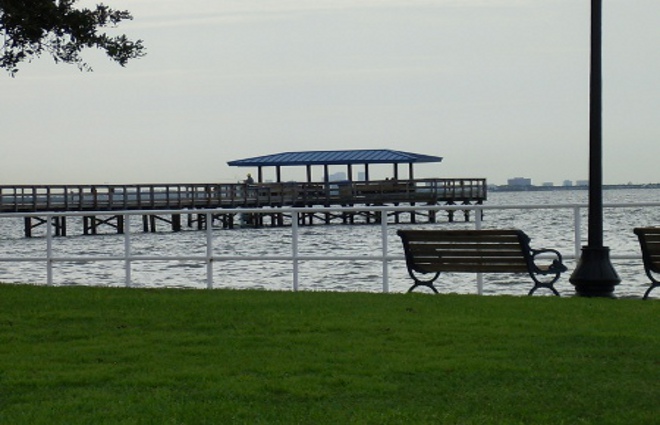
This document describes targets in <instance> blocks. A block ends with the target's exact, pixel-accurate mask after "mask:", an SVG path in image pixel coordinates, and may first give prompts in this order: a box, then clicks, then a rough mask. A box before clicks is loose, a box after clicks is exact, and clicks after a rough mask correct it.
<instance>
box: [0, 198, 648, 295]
mask: <svg viewBox="0 0 660 425" xmlns="http://www.w3.org/2000/svg"><path fill="white" fill-rule="evenodd" d="M586 197H587V192H586V191H580V190H575V191H550V192H494V193H491V194H490V195H489V201H488V202H487V203H486V205H523V204H527V205H545V204H548V205H552V204H584V203H586V202H587V198H586ZM604 202H605V203H629V202H633V203H639V202H660V190H658V189H648V190H646V189H638V190H606V191H605V192H604ZM582 216H583V217H582V228H581V232H582V235H583V238H586V235H587V210H586V209H584V210H583V211H582ZM441 217H442V214H440V215H439V221H440V222H439V223H437V224H433V225H428V224H422V225H420V224H417V225H390V226H389V227H388V253H389V254H390V255H393V256H397V257H399V258H402V255H403V253H402V250H401V244H400V241H399V239H398V237H397V236H396V230H397V229H398V228H401V227H441V228H455V229H459V228H473V227H474V223H472V222H470V223H465V222H454V223H447V222H445V221H443V219H442V218H441ZM78 221H81V220H76V219H70V220H69V223H68V224H69V234H70V235H76V234H78V235H79V234H81V233H82V231H81V229H78V228H76V226H79V225H80V223H77V222H78ZM22 225H23V223H22V221H21V219H6V218H3V219H1V220H0V232H1V233H0V249H1V250H2V253H3V254H2V256H3V257H43V256H44V255H45V254H44V253H45V251H46V239H45V238H43V237H37V238H32V239H25V238H23V237H22V231H23V227H22ZM652 225H660V208H658V207H652V208H648V207H646V208H625V209H624V208H619V209H616V208H606V209H605V211H604V232H605V244H606V245H608V246H609V247H610V248H611V250H612V253H613V254H614V253H616V254H617V255H636V256H639V245H638V243H637V239H636V236H635V235H634V234H633V232H632V229H633V228H634V227H638V226H652ZM572 227H573V210H571V209H564V210H550V209H538V210H492V211H491V210H488V211H486V213H485V216H484V221H483V228H520V229H523V230H524V231H525V232H526V233H527V234H528V235H529V236H530V237H531V238H532V247H533V248H546V247H547V248H555V249H558V250H559V251H560V252H562V253H563V254H564V255H572V254H573V252H574V250H575V248H574V242H573V228H572ZM132 229H133V230H132V232H133V233H132V234H131V249H132V252H131V253H132V255H148V256H158V255H165V256H184V255H185V256H204V255H205V254H206V234H205V232H200V231H193V230H187V231H182V232H179V233H171V232H163V233H151V234H148V233H142V232H141V229H140V224H139V223H138V220H133V221H132ZM380 232H381V228H380V226H368V225H357V226H346V225H331V226H321V225H319V226H313V227H301V228H300V230H299V236H300V239H299V246H298V249H299V253H300V255H303V256H309V255H341V256H357V255H372V256H376V255H380V244H381V233H380ZM213 236H214V245H213V254H214V255H216V256H266V255H268V256H271V255H291V229H290V228H264V229H234V230H224V229H220V228H218V229H214V231H213ZM582 244H583V245H584V244H586V240H583V241H582ZM52 249H53V254H54V255H55V256H58V257H68V256H80V255H86V256H97V257H103V256H122V255H123V253H124V236H123V235H116V234H106V235H98V236H69V237H65V238H55V239H54V242H53V247H52ZM566 263H567V266H568V267H569V271H568V272H567V273H566V274H564V275H563V276H562V278H561V279H560V280H559V282H558V283H557V284H556V287H557V289H558V290H559V291H560V292H562V293H563V294H572V293H573V292H574V291H573V286H572V285H571V284H570V283H569V281H568V278H569V276H570V272H571V271H572V270H573V269H574V267H575V261H573V260H567V261H566ZM613 263H614V266H615V268H616V270H617V272H618V273H619V275H620V277H621V278H622V284H621V285H619V286H618V287H617V289H616V294H617V295H619V296H634V297H639V296H641V295H642V294H643V292H644V290H645V289H646V287H647V278H646V276H645V275H644V271H643V268H642V264H641V260H637V259H635V260H613ZM292 268H293V266H292V264H291V262H290V261H246V260H222V259H220V260H218V261H215V262H214V265H213V280H214V287H215V288H251V289H268V290H291V289H292ZM206 273H207V270H206V265H205V263H204V262H201V261H134V262H132V263H131V281H132V284H133V285H134V286H138V287H173V288H206V285H207V283H206ZM382 273H383V270H382V264H381V263H380V262H378V261H366V260H360V261H327V260H326V261H313V260H308V261H307V260H306V261H301V262H300V263H299V289H300V290H331V291H335V290H336V291H364V292H380V291H382ZM125 275H126V272H125V269H124V262H123V261H122V260H115V261H94V262H81V261H70V262H56V263H55V264H54V266H53V276H54V282H55V284H58V285H102V286H123V285H124V282H125ZM388 275H389V289H390V291H391V292H405V291H406V290H407V289H408V288H409V287H410V285H411V280H410V279H409V277H408V275H407V271H406V267H405V263H404V261H403V260H402V259H401V260H393V261H391V262H390V264H389V268H388ZM0 281H3V282H24V283H44V282H46V267H45V265H44V264H43V263H27V262H21V263H16V262H0ZM531 287H532V284H531V280H530V278H529V277H527V276H525V275H497V274H486V275H484V293H485V294H511V295H524V294H526V293H527V291H529V289H530V288H531ZM438 288H439V289H440V291H441V292H446V293H448V292H455V293H475V292H476V279H475V276H474V275H472V274H446V275H444V276H443V277H441V279H440V281H439V283H438ZM539 292H540V291H539Z"/></svg>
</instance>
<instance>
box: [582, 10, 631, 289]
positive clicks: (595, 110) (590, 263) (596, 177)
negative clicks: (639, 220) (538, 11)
mask: <svg viewBox="0 0 660 425" xmlns="http://www.w3.org/2000/svg"><path fill="white" fill-rule="evenodd" d="M602 6H603V4H602V0H591V75H590V90H589V221H588V226H589V231H588V237H589V240H588V243H587V246H584V247H582V254H581V256H580V260H579V261H578V264H577V267H576V268H575V270H574V271H573V274H572V275H571V278H570V282H571V283H572V284H573V285H574V286H575V291H576V292H577V293H578V295H583V296H591V297H594V296H600V297H610V296H612V295H613V293H614V287H615V286H616V285H617V284H619V282H621V279H620V278H619V276H618V275H617V273H616V271H615V270H614V267H613V266H612V263H611V262H610V250H609V248H608V247H605V246H603V149H602V145H603V143H602V142H603V117H602V115H603V93H602V91H603V84H602V54H601V46H602V29H601V28H602Z"/></svg>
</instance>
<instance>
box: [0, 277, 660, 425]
mask: <svg viewBox="0 0 660 425" xmlns="http://www.w3.org/2000/svg"><path fill="white" fill-rule="evenodd" d="M659 318H660V303H658V302H656V301H641V300H631V299H622V300H611V299H586V298H557V297H479V296H466V295H439V296H435V295H426V294H366V293H335V292H331V293H322V292H297V293H296V292H266V291H227V290H212V291H206V290H173V289H172V290H155V289H150V290H143V289H119V288H117V289H108V288H88V287H77V288H72V287H67V288H63V287H37V286H28V285H25V286H15V285H0V424H233V423H235V424H363V423H364V424H553V425H557V424H570V425H575V424H598V425H605V424H655V423H659V422H660V405H659V403H658V402H659V400H660V384H659V383H660V364H659V357H660V339H659V336H660V322H659V320H658V319H659Z"/></svg>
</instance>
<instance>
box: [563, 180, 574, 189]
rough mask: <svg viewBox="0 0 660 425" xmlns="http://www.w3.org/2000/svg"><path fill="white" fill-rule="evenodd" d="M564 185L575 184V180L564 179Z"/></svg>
mask: <svg viewBox="0 0 660 425" xmlns="http://www.w3.org/2000/svg"><path fill="white" fill-rule="evenodd" d="M562 186H564V187H570V186H573V180H564V183H562Z"/></svg>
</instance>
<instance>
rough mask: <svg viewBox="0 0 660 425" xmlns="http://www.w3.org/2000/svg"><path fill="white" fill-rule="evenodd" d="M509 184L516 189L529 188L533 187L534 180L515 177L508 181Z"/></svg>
mask: <svg viewBox="0 0 660 425" xmlns="http://www.w3.org/2000/svg"><path fill="white" fill-rule="evenodd" d="M507 184H508V185H509V186H515V187H529V186H531V185H532V179H528V178H526V177H514V178H512V179H508V180H507Z"/></svg>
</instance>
